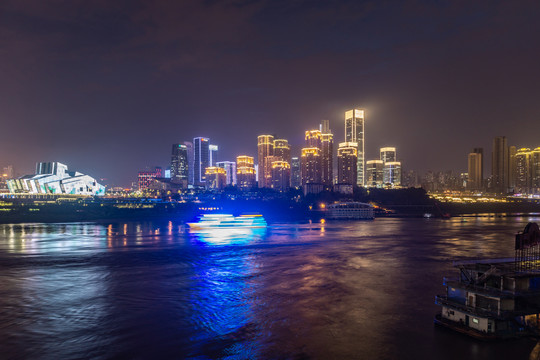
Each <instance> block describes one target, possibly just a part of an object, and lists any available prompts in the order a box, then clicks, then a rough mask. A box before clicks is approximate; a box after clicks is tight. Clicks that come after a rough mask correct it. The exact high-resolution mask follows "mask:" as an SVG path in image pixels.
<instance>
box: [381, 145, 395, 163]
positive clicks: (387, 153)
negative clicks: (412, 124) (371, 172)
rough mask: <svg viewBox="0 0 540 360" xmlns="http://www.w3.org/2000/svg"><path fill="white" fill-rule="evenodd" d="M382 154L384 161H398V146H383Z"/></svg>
mask: <svg viewBox="0 0 540 360" xmlns="http://www.w3.org/2000/svg"><path fill="white" fill-rule="evenodd" d="M380 154H381V161H382V162H383V163H386V162H394V161H397V155H396V148H395V147H388V146H387V147H383V148H381V149H380Z"/></svg>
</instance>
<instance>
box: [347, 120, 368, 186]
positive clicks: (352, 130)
mask: <svg viewBox="0 0 540 360" xmlns="http://www.w3.org/2000/svg"><path fill="white" fill-rule="evenodd" d="M345 142H355V143H357V144H358V148H357V150H358V158H357V164H356V167H357V179H356V184H357V185H358V186H364V161H365V155H364V154H365V152H364V110H361V109H353V110H348V111H346V112H345Z"/></svg>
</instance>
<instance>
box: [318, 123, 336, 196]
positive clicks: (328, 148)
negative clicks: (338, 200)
mask: <svg viewBox="0 0 540 360" xmlns="http://www.w3.org/2000/svg"><path fill="white" fill-rule="evenodd" d="M321 132H322V133H321V177H322V183H323V185H324V187H325V188H326V189H331V188H332V184H333V183H334V135H333V134H332V132H331V131H330V122H329V121H328V120H323V123H322V124H321Z"/></svg>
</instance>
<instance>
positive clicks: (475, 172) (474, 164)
mask: <svg viewBox="0 0 540 360" xmlns="http://www.w3.org/2000/svg"><path fill="white" fill-rule="evenodd" d="M475 150H476V149H475ZM468 174H469V175H468V180H467V189H468V190H481V189H482V186H483V179H482V153H481V152H475V151H473V152H472V153H469V158H468Z"/></svg>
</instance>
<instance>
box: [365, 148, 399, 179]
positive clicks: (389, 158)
mask: <svg viewBox="0 0 540 360" xmlns="http://www.w3.org/2000/svg"><path fill="white" fill-rule="evenodd" d="M380 156H381V161H382V162H383V163H386V162H394V161H397V155H396V148H395V147H389V146H387V147H382V148H381V149H380ZM366 176H367V175H366Z"/></svg>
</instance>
